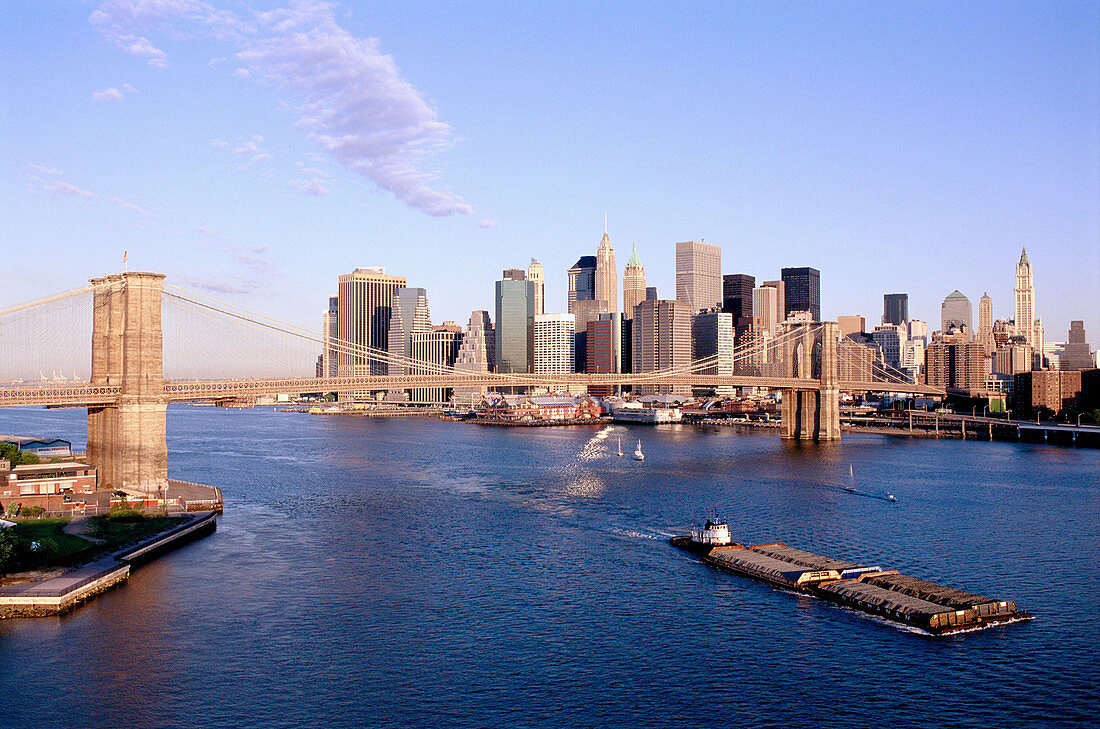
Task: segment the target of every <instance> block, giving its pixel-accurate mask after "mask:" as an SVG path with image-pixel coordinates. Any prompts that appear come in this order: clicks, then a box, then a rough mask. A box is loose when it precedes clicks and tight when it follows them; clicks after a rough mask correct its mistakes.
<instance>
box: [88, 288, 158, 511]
mask: <svg viewBox="0 0 1100 729" xmlns="http://www.w3.org/2000/svg"><path fill="white" fill-rule="evenodd" d="M92 283H93V284H97V285H99V286H100V288H98V289H97V290H96V292H95V294H94V301H93V308H92V384H103V385H118V386H120V387H121V388H122V392H121V395H120V397H119V402H118V404H117V405H111V406H98V407H89V408H88V461H89V462H90V463H91V464H92V465H94V466H95V467H96V470H97V472H98V477H99V485H100V487H101V488H115V489H122V490H123V491H126V492H128V493H132V494H136V495H143V496H152V495H156V494H158V493H160V492H161V491H162V490H163V489H164V487H165V486H167V483H168V441H167V409H168V401H167V399H166V398H165V397H164V345H163V339H164V338H163V333H162V330H161V291H162V290H163V287H164V276H163V275H162V274H158V273H138V272H134V273H123V274H115V275H112V276H107V277H105V278H101V279H92Z"/></svg>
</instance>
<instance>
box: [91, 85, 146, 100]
mask: <svg viewBox="0 0 1100 729" xmlns="http://www.w3.org/2000/svg"><path fill="white" fill-rule="evenodd" d="M136 93H137V89H135V88H134V87H133V86H131V85H130V84H122V89H121V90H120V89H116V88H115V87H114V86H109V87H107V88H105V89H100V90H99V91H93V92H92V100H93V101H101V102H102V101H122V100H123V99H124V98H125V97H126V94H136Z"/></svg>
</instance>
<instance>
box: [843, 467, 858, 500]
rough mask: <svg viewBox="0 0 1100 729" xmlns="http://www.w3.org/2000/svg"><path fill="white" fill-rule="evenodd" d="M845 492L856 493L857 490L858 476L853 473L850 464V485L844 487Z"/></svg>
mask: <svg viewBox="0 0 1100 729" xmlns="http://www.w3.org/2000/svg"><path fill="white" fill-rule="evenodd" d="M844 490H845V491H851V492H853V493H855V490H856V475H855V473H854V472H853V471H852V464H851V463H849V464H848V485H847V486H845V487H844Z"/></svg>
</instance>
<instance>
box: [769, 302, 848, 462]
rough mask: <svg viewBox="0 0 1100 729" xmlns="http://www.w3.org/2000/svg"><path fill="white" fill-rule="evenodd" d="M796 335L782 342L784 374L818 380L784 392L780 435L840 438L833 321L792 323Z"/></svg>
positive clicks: (794, 438) (791, 437)
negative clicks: (807, 387) (817, 325)
mask: <svg viewBox="0 0 1100 729" xmlns="http://www.w3.org/2000/svg"><path fill="white" fill-rule="evenodd" d="M795 327H797V328H798V329H800V330H801V331H798V330H796V331H795V336H792V337H790V338H789V339H788V341H787V342H786V344H785V345H784V352H783V362H784V368H785V372H784V376H786V377H796V378H799V379H806V380H818V381H819V383H820V385H819V387H818V388H817V389H813V390H794V389H788V390H784V391H783V409H782V422H781V423H780V426H779V427H780V435H781V436H782V437H783V438H788V439H793V440H810V439H812V440H839V439H840V387H839V385H840V382H839V379H840V378H839V375H838V371H837V369H838V368H837V361H838V359H837V342H838V340H839V332H838V327H837V324H836V322H831V321H827V322H822V323H821V328H820V329H815V328H813V326H812V325H810V324H797V325H795Z"/></svg>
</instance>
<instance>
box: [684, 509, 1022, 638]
mask: <svg viewBox="0 0 1100 729" xmlns="http://www.w3.org/2000/svg"><path fill="white" fill-rule="evenodd" d="M669 541H670V542H671V543H672V545H673V546H675V547H679V548H680V549H683V550H686V551H688V552H691V553H692V554H695V555H698V556H699V558H700V559H702V560H703V561H704V562H706V563H707V564H711V565H714V566H716V567H721V568H722V569H726V570H729V571H730V572H734V573H736V574H739V575H743V576H745V577H751V578H753V579H756V580H760V581H761V582H766V583H768V584H771V585H775V586H777V587H782V588H785V589H788V590H794V591H796V592H803V593H807V594H810V595H813V596H815V597H817V598H820V599H822V600H828V601H829V602H834V603H837V604H840V605H844V606H847V607H850V608H854V609H856V610H859V611H861V612H865V613H870V614H873V615H879V616H881V617H884V618H886V619H888V620H891V621H893V622H897V623H902V624H904V625H908V626H912V627H914V628H918V629H920V630H923V631H925V632H927V633H931V634H932V635H945V634H949V633H957V632H961V631H971V630H981V629H983V628H988V627H991V626H993V625H998V624H1005V623H1013V622H1020V621H1024V620H1031V619H1032V616H1031V615H1030V614H1029V613H1027V612H1026V611H1022V610H1018V609H1017V607H1016V603H1015V602H1013V601H1011V600H993V599H990V598H988V597H983V596H982V595H975V594H973V593H970V592H964V591H963V590H958V589H955V588H953V587H946V586H944V585H938V584H936V583H934V582H928V581H927V580H922V579H919V578H916V577H910V576H909V575H903V574H900V573H899V572H898V571H897V570H884V569H882V568H881V567H879V566H877V565H875V566H868V565H863V564H859V563H858V562H850V561H847V560H843V559H835V558H833V557H827V556H824V555H820V554H815V553H813V552H807V551H805V550H802V549H798V548H795V547H790V546H788V545H787V544H785V543H783V542H773V543H769V544H754V545H748V546H746V545H743V544H737V543H735V542H734V541H733V540H732V539H731V538H730V533H729V526H728V525H727V524H726V522H724V521H720V520H714V521H707V523H706V524H705V525H704V526H703V528H702V529H699V530H692V532H691V534H690V535H688V536H677V537H672V539H670V540H669Z"/></svg>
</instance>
